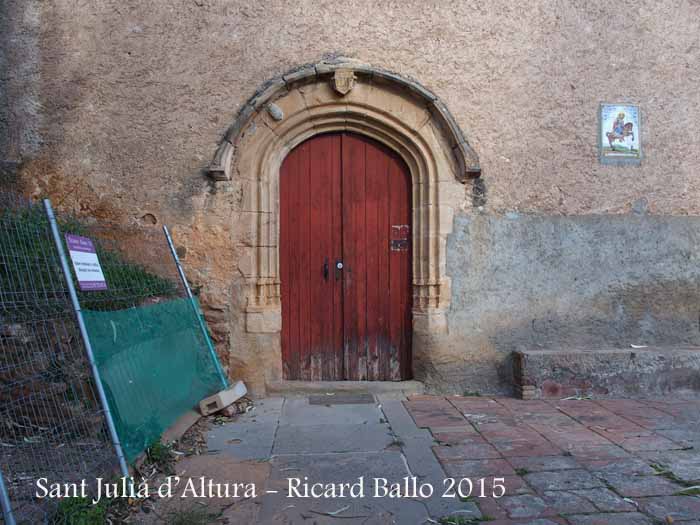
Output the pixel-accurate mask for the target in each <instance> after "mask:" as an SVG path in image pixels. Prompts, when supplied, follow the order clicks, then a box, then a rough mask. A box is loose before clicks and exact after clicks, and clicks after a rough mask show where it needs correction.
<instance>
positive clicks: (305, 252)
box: [295, 141, 314, 381]
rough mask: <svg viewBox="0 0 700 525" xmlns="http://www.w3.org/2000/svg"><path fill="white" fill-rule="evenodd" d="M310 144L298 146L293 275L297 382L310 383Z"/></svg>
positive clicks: (305, 143)
mask: <svg viewBox="0 0 700 525" xmlns="http://www.w3.org/2000/svg"><path fill="white" fill-rule="evenodd" d="M311 147H312V142H310V141H308V142H304V143H303V144H301V146H299V178H298V181H299V184H298V187H297V188H296V190H297V191H298V193H299V207H298V208H297V210H296V213H297V214H298V215H299V244H298V249H297V250H296V260H295V264H296V265H297V268H298V269H297V272H298V275H299V281H298V285H297V290H298V292H297V293H298V296H299V297H298V300H299V302H298V304H299V370H300V379H302V380H303V381H310V380H311V337H310V336H311V325H312V323H313V322H314V320H313V318H312V315H311V304H310V302H311V287H312V282H311V275H310V268H311V254H310V245H311V199H310V196H309V184H310V180H311V169H310V168H311V165H310V150H311Z"/></svg>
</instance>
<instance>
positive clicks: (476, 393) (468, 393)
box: [462, 390, 481, 397]
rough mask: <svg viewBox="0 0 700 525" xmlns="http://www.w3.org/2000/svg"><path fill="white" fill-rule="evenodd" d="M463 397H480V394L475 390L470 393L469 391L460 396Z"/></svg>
mask: <svg viewBox="0 0 700 525" xmlns="http://www.w3.org/2000/svg"><path fill="white" fill-rule="evenodd" d="M462 395H463V396H464V397H481V392H478V391H476V390H474V391H471V390H465V391H464V394H462Z"/></svg>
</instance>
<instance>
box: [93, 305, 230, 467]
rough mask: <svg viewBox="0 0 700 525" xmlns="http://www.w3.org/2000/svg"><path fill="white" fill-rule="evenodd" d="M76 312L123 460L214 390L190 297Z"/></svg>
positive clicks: (217, 384) (211, 367) (210, 365)
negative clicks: (85, 332)
mask: <svg viewBox="0 0 700 525" xmlns="http://www.w3.org/2000/svg"><path fill="white" fill-rule="evenodd" d="M197 308H198V309H197V311H199V307H198V305H197ZM83 317H84V319H85V324H86V325H87V330H88V333H89V335H90V342H91V343H92V346H93V351H94V353H95V360H96V361H97V366H98V368H99V370H100V374H101V377H102V384H103V386H104V388H105V391H106V393H107V398H108V399H109V406H110V409H111V410H112V417H113V418H114V423H115V425H116V427H117V433H118V434H119V438H120V440H121V444H122V447H123V449H124V454H125V455H126V457H127V460H128V461H129V462H131V461H133V460H134V459H135V458H136V457H137V456H138V454H140V453H141V452H143V451H144V450H145V449H146V448H147V447H148V445H149V444H150V443H152V442H153V441H154V440H155V439H158V438H159V437H160V436H161V434H162V433H163V431H164V430H165V429H167V428H168V427H169V426H171V425H172V424H173V423H174V422H175V420H177V419H178V418H179V417H180V416H181V415H182V414H183V413H185V412H186V411H187V410H189V409H192V408H195V407H196V406H197V404H198V403H199V401H201V400H202V399H203V398H205V397H207V396H209V395H211V394H214V393H216V392H218V391H219V390H221V380H220V378H219V375H218V373H217V369H216V365H215V363H214V360H213V358H212V356H211V353H210V352H209V350H208V347H207V342H206V340H205V339H204V334H203V333H202V331H201V329H200V326H199V324H198V320H197V317H196V314H195V312H194V309H193V308H192V303H191V302H190V299H186V298H183V299H175V300H170V301H167V302H163V303H158V304H153V305H148V306H142V307H139V308H129V309H126V310H116V311H107V312H96V311H91V310H83Z"/></svg>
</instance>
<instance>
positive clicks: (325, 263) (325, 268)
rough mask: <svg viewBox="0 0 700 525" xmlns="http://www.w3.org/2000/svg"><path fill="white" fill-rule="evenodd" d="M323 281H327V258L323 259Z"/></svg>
mask: <svg viewBox="0 0 700 525" xmlns="http://www.w3.org/2000/svg"><path fill="white" fill-rule="evenodd" d="M323 280H324V281H328V257H326V258H325V259H323Z"/></svg>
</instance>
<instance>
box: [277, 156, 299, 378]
mask: <svg viewBox="0 0 700 525" xmlns="http://www.w3.org/2000/svg"><path fill="white" fill-rule="evenodd" d="M299 164H300V150H294V151H292V152H291V153H290V154H289V155H288V156H287V158H286V159H285V160H284V162H283V164H282V167H281V169H280V206H281V207H282V208H284V215H283V216H282V217H283V218H284V219H283V220H282V221H281V224H280V246H281V251H282V253H283V254H284V258H283V259H282V260H280V271H281V274H282V276H283V279H282V283H281V284H282V333H283V340H282V346H283V356H284V370H285V377H286V378H287V379H291V380H294V379H300V378H301V376H300V370H299V347H300V332H299V328H300V326H301V319H300V310H299V294H298V286H299V281H300V278H301V276H300V274H299V265H298V264H297V259H298V251H299V232H300V227H301V221H300V215H299V214H298V213H297V211H296V210H298V209H299V206H300V204H301V203H300V200H299V199H300V192H299V182H300V181H299V178H300V172H299ZM285 281H286V283H285Z"/></svg>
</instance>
